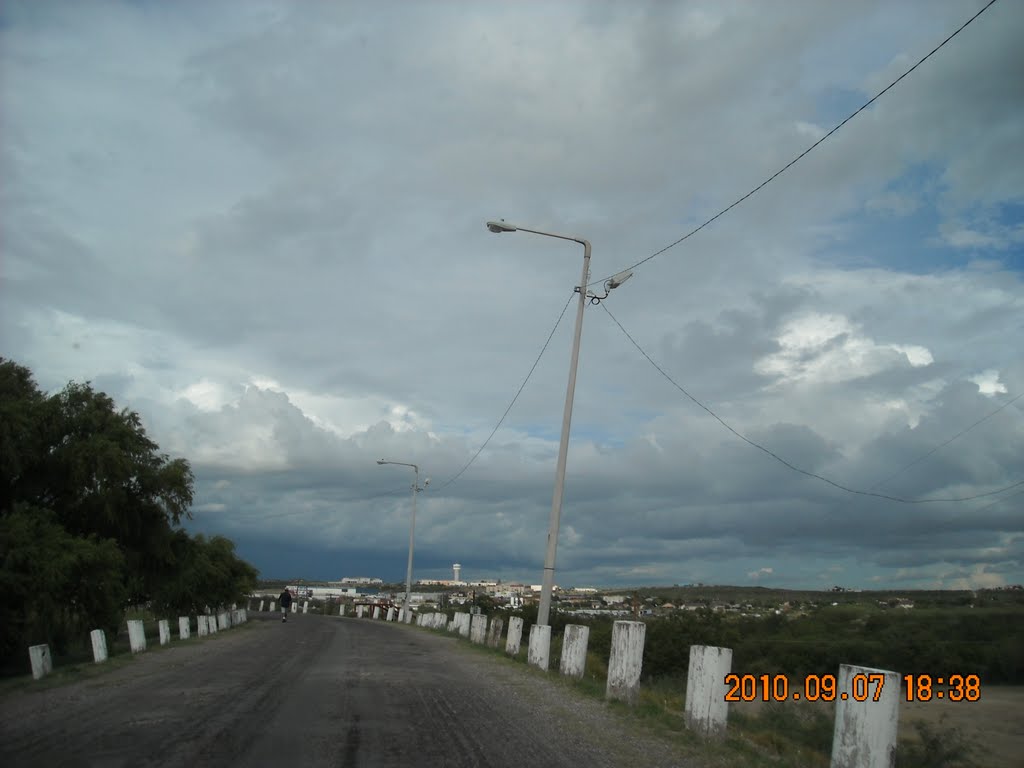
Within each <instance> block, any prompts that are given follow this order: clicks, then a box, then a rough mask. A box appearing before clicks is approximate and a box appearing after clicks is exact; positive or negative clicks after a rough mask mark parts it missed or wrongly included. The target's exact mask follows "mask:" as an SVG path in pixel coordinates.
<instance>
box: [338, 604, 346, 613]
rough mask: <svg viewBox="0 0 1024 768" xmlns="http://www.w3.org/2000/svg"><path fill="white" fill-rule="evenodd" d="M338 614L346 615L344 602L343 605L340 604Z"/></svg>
mask: <svg viewBox="0 0 1024 768" xmlns="http://www.w3.org/2000/svg"><path fill="white" fill-rule="evenodd" d="M338 615H339V616H344V615H345V604H344V603H342V604H341V605H339V606H338Z"/></svg>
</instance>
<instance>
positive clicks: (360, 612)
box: [356, 605, 365, 619]
mask: <svg viewBox="0 0 1024 768" xmlns="http://www.w3.org/2000/svg"><path fill="white" fill-rule="evenodd" d="M364 607H365V606H362V605H357V606H356V618H357V619H361V618H363V608H364Z"/></svg>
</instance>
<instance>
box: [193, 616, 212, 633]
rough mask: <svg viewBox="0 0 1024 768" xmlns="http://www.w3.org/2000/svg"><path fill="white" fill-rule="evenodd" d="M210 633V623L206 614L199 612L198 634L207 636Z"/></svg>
mask: <svg viewBox="0 0 1024 768" xmlns="http://www.w3.org/2000/svg"><path fill="white" fill-rule="evenodd" d="M208 634H210V625H209V624H207V622H206V616H205V615H203V614H201V613H200V614H199V615H198V616H196V636H197V637H205V636H206V635H208Z"/></svg>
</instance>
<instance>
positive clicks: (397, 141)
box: [0, 0, 1024, 589]
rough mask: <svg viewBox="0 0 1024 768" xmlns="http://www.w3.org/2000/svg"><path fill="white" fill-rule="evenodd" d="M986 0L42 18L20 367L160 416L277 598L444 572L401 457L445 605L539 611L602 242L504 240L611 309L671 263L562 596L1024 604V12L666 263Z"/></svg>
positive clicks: (590, 372) (578, 519) (65, 9)
mask: <svg viewBox="0 0 1024 768" xmlns="http://www.w3.org/2000/svg"><path fill="white" fill-rule="evenodd" d="M984 4H985V3H984V2H982V1H979V0H916V1H915V0H908V2H903V3H898V4H893V3H889V2H882V1H881V0H879V1H877V2H873V1H872V0H865V2H859V3H847V2H840V1H839V0H832V1H830V2H818V1H817V0H788V1H787V2H785V3H755V2H718V1H717V0H714V1H713V2H712V1H709V2H682V1H680V2H655V1H654V0H637V2H630V3H613V2H610V1H601V0H598V1H597V2H568V0H565V1H562V0H559V1H557V2H548V3H541V2H539V1H538V2H518V3H512V2H505V3H501V2H494V3H468V2H440V1H437V2H422V3H407V2H397V1H388V0H383V1H381V2H373V3H370V2H363V3H357V2H265V1H264V0H253V1H251V2H250V1H247V2H241V0H234V1H232V0H217V1H214V2H198V1H195V2H188V1H186V2H176V3H160V2H152V1H150V0H138V1H136V2H127V1H122V2H105V1H104V0H95V1H93V2H89V3H81V2H60V1H59V0H50V1H47V2H37V1H35V0H32V1H28V2H18V1H16V0H4V1H3V2H2V3H0V355H2V356H3V357H6V358H9V359H13V360H15V361H16V362H18V363H20V364H23V365H26V366H28V367H29V368H31V370H32V371H33V373H34V375H35V377H36V379H37V382H38V384H39V386H40V387H41V388H43V389H44V390H46V391H48V392H53V391H57V390H59V389H60V388H61V387H62V386H64V385H65V384H66V383H67V382H68V381H71V380H73V381H90V382H92V384H93V386H94V387H95V388H97V389H99V390H102V391H105V392H107V393H108V394H109V395H111V397H113V398H114V399H115V401H116V402H117V403H118V404H119V405H120V406H123V407H127V408H130V409H132V410H134V411H137V412H138V413H139V414H140V415H141V416H142V419H143V422H144V424H145V426H146V429H147V431H148V433H149V434H150V436H151V437H152V438H153V439H154V440H155V441H156V442H158V443H159V445H160V447H161V450H162V451H164V452H166V453H167V454H169V455H171V456H175V457H177V456H181V457H185V458H187V459H188V460H189V462H190V463H191V466H192V468H193V471H194V473H195V500H194V506H193V510H192V520H191V521H189V522H188V528H189V530H191V531H193V532H197V533H198V532H201V533H205V534H208V535H213V534H221V535H226V536H229V537H230V538H232V539H233V540H234V541H235V542H236V544H237V546H238V552H239V553H240V554H241V556H243V557H245V558H246V559H248V560H249V561H250V562H252V563H253V564H254V565H255V566H256V567H257V568H258V569H259V570H260V572H261V574H262V575H263V576H264V577H266V578H298V577H302V578H308V579H337V578H341V577H344V576H374V577H380V578H383V579H385V580H389V581H400V580H402V579H404V577H405V569H406V558H407V556H408V547H409V529H410V522H411V504H412V491H411V487H412V481H413V474H414V473H413V471H412V469H411V468H409V467H403V466H390V465H385V466H380V465H378V464H377V463H376V462H377V460H378V459H386V460H389V461H395V462H405V463H410V464H413V463H414V464H417V465H419V467H420V475H419V477H420V481H421V483H422V482H423V480H425V479H426V478H427V477H429V478H430V479H431V483H430V485H429V486H427V487H426V488H425V490H423V491H421V492H419V493H418V495H417V513H416V528H415V566H414V578H450V577H451V565H452V563H455V562H458V563H461V564H462V577H463V578H464V579H470V580H474V579H484V578H494V579H501V580H503V581H522V582H526V583H534V584H536V583H539V582H540V580H541V571H542V566H543V560H544V550H545V545H546V537H547V530H548V525H549V516H550V514H551V507H552V494H553V489H554V487H555V467H556V458H557V454H558V446H559V435H560V429H561V424H562V415H563V408H564V404H565V394H566V381H567V375H568V370H569V363H570V352H571V348H572V339H573V327H574V325H573V324H574V320H575V312H576V306H577V305H576V296H575V295H574V286H576V285H577V284H578V282H579V277H580V271H581V268H582V257H583V249H582V247H581V246H580V245H579V244H578V243H575V242H571V241H564V240H558V239H553V238H549V237H544V236H540V235H536V234H530V233H526V232H521V231H520V232H514V233H502V234H493V233H491V232H489V231H488V230H487V228H486V227H485V222H486V221H488V220H493V219H506V220H507V221H508V222H509V223H511V224H515V225H519V226H522V227H526V228H529V229H535V230H540V231H544V232H550V233H556V234H561V235H566V236H570V237H580V238H586V239H587V240H589V241H590V242H591V243H592V245H593V255H592V262H591V272H590V281H589V282H590V285H589V287H588V290H589V291H591V292H593V293H596V294H597V295H599V296H600V295H603V294H604V290H603V288H602V284H603V282H604V280H605V278H607V277H608V276H610V275H612V274H615V273H617V272H619V271H621V270H624V269H625V268H627V267H629V266H630V265H633V264H637V263H638V262H641V261H643V263H642V264H639V265H638V266H636V268H635V270H634V274H633V276H632V278H631V279H630V280H629V281H628V282H626V283H624V284H623V285H622V286H620V287H618V288H617V289H615V290H614V291H612V292H611V293H610V294H609V296H608V298H607V299H605V300H604V301H603V302H601V303H600V304H587V305H586V309H585V312H584V321H583V331H582V346H581V351H580V357H579V368H578V379H577V383H576V391H575V403H574V408H573V413H572V433H571V440H570V444H569V451H568V463H567V473H566V482H565V495H564V504H563V506H562V512H561V525H560V535H559V539H558V558H557V566H556V575H555V581H556V583H557V584H559V585H560V586H562V587H571V586H599V587H600V586H620V585H621V586H625V585H644V584H660V585H668V584H690V583H705V584H734V585H763V586H769V587H789V588H808V589H818V588H828V587H831V586H833V585H840V586H845V587H848V588H861V589H921V588H923V589H966V588H972V589H974V588H983V587H998V586H1002V585H1009V584H1018V583H1021V582H1024V486H1022V485H1015V484H1018V483H1020V482H1021V481H1024V399H1022V400H1017V399H1016V398H1018V397H1020V396H1021V395H1022V394H1024V355H1022V350H1024V344H1022V342H1021V339H1022V338H1024V333H1022V331H1024V162H1022V161H1021V157H1022V151H1024V53H1022V49H1021V47H1020V40H1022V39H1024V4H1022V3H1020V2H1015V1H1014V0H1000V1H999V2H996V3H995V4H994V5H992V6H991V7H990V8H988V9H987V10H986V11H985V12H984V13H983V14H981V16H979V17H978V18H977V20H975V21H974V22H973V23H971V24H970V25H969V26H968V27H966V29H964V30H963V31H962V32H961V33H960V34H959V35H957V36H956V37H955V38H953V39H952V40H951V41H950V42H949V43H947V44H946V45H945V46H944V47H942V48H941V50H939V51H938V52H937V53H935V54H934V55H933V56H932V57H931V58H929V59H928V60H927V61H925V62H924V63H923V64H921V65H920V67H918V68H917V69H916V70H914V71H913V72H912V73H911V74H909V75H908V76H907V77H906V78H905V79H903V80H902V81H901V82H900V83H899V84H897V85H896V86H894V87H893V88H892V89H891V90H889V91H888V92H887V93H885V94H884V95H883V96H881V97H880V98H879V99H878V100H877V101H876V102H874V103H873V104H872V105H871V106H869V107H868V108H867V109H865V110H864V111H862V112H861V113H860V114H858V115H857V116H856V117H854V118H853V119H851V120H850V121H849V122H848V123H846V125H844V126H843V127H842V128H841V129H839V130H838V131H837V132H836V133H835V134H833V135H832V136H831V137H829V138H828V139H827V140H826V141H824V142H823V143H821V144H820V145H819V146H818V147H817V148H816V149H814V150H813V151H812V152H810V153H809V154H807V155H806V156H805V157H804V158H803V159H801V160H800V161H799V162H798V163H796V164H795V165H793V166H792V167H791V168H790V169H788V170H787V171H786V172H785V173H783V174H782V175H780V176H778V177H777V178H776V179H775V180H773V181H772V182H771V183H770V184H768V185H767V186H765V187H763V188H762V189H761V190H760V191H758V192H757V193H756V194H754V195H752V196H750V197H749V198H747V199H746V200H744V201H743V202H742V203H740V204H739V205H737V206H736V207H734V208H732V209H731V210H729V211H728V212H726V213H724V214H723V215H722V216H721V217H719V218H717V219H715V220H714V221H713V222H712V223H710V224H708V226H706V227H704V228H703V229H701V230H700V231H699V232H697V233H696V234H694V235H692V236H691V237H689V238H687V239H686V240H684V241H683V242H681V243H678V244H676V245H674V246H673V247H671V248H668V249H667V250H664V251H663V252H661V253H660V254H659V255H657V256H654V257H653V258H648V257H650V256H652V255H653V254H655V253H657V252H659V251H662V249H665V248H666V246H669V245H672V244H673V243H676V241H678V240H679V239H680V238H682V237H683V236H684V235H686V234H687V233H689V232H691V231H692V230H693V229H694V228H696V227H698V226H699V225H701V224H702V223H704V222H706V221H707V220H708V219H710V218H711V217H713V216H714V215H715V214H717V213H718V212H720V211H722V210H723V209H725V208H726V207H727V206H729V205H730V204H732V203H733V202H735V201H736V200H738V199H739V198H741V197H743V196H744V195H745V194H746V193H748V192H750V191H751V190H753V189H754V188H756V187H757V186H758V185H759V184H761V183H762V182H763V181H765V180H766V179H768V178H769V177H770V176H772V174H774V173H775V172H776V171H778V170H779V169H780V168H782V167H783V166H785V165H786V164H787V163H789V162H790V161H791V160H793V159H794V158H795V157H797V156H798V155H799V154H800V153H801V152H803V151H804V150H806V149H807V148H808V147H810V146H811V145H812V144H813V143H814V142H815V141H817V140H818V139H820V138H821V137H822V136H824V135H825V134H826V133H827V132H828V131H829V130H831V129H832V128H833V127H834V126H835V125H837V124H838V123H840V122H841V121H842V120H843V119H844V118H846V117H847V116H848V115H850V114H851V113H852V112H853V111H854V110H856V109H857V108H858V107H860V106H861V105H863V104H864V103H865V102H866V101H868V100H869V99H870V98H871V97H872V96H874V95H875V94H876V93H878V92H879V91H881V90H882V89H883V88H885V86H887V85H888V84H889V83H891V82H892V81H893V80H895V79H896V78H897V77H899V76H900V75H901V74H902V73H904V72H905V71H906V70H908V69H909V68H910V67H911V66H912V65H913V64H914V63H915V62H917V61H918V60H919V59H921V58H922V57H923V56H925V55H926V54H927V53H928V52H929V51H931V50H932V49H933V48H935V46H937V45H938V44H939V43H941V42H942V41H943V40H944V39H945V38H946V37H947V36H948V35H949V34H951V33H952V32H953V31H954V30H956V29H957V28H958V27H959V26H960V25H961V24H963V23H964V22H965V21H967V20H968V19H969V18H970V17H971V16H972V15H974V14H975V13H976V12H977V11H978V10H980V9H981V8H982V7H983V6H984ZM563 313H564V314H563ZM559 318H560V319H559ZM556 321H557V325H556ZM620 326H621V327H620ZM553 329H554V331H553V333H552V330H553ZM627 333H628V336H627ZM549 335H550V343H549V344H547V346H546V347H545V342H546V341H547V340H548V338H549ZM631 339H632V340H633V341H631ZM634 342H635V343H634ZM542 348H543V349H544V352H543V354H540V353H541V350H542ZM641 350H642V351H641ZM535 363H536V368H532V366H534V364H535ZM655 365H656V366H657V367H655ZM659 369H660V371H659ZM531 370H532V373H531ZM524 381H525V382H526V383H525V386H523V383H524ZM521 386H522V392H521V394H519V396H518V398H517V399H516V400H515V403H514V405H513V406H512V407H511V409H510V410H509V411H508V414H507V416H506V417H505V418H504V420H503V421H502V422H501V426H500V428H498V429H497V431H496V432H494V435H493V438H491V439H490V441H489V442H487V443H486V447H485V448H484V449H483V450H482V451H480V448H481V446H482V445H484V443H485V441H487V440H488V437H489V436H490V435H491V433H492V431H493V430H494V429H495V426H496V425H497V424H498V423H499V419H501V417H502V414H503V413H505V411H506V409H507V408H508V407H509V404H510V403H511V402H512V400H513V398H515V396H516V394H517V391H519V389H520V387H521ZM686 393H688V395H687V394H686ZM691 398H692V399H691ZM695 400H696V401H699V403H700V404H702V406H703V407H701V406H700V405H697V404H696V403H695V402H694V401H695ZM712 414H713V415H712ZM725 425H728V428H727V427H726V426H725ZM739 435H742V439H741V437H740V436H739ZM747 441H749V442H747ZM754 444H756V445H754ZM758 446H760V448H759V447H758ZM478 452H479V453H478ZM474 456H475V457H476V458H475V459H474ZM471 461H472V463H470V462H471ZM467 464H469V466H468V467H467V466H466V465H467ZM463 469H465V471H462V472H461V474H459V473H460V471H461V470H463ZM811 475H819V476H820V477H813V476H811ZM452 478H456V479H454V481H452ZM821 478H824V480H823V479H821ZM826 480H827V481H830V482H831V483H834V484H835V485H833V484H830V482H826ZM837 485H838V486H845V487H846V488H847V489H851V490H855V491H863V492H868V493H875V494H880V496H888V497H891V498H881V497H880V496H870V495H865V493H851V492H850V490H842V489H840V488H838V487H836V486H837ZM983 494H987V495H983ZM965 497H975V498H972V499H969V500H963V501H943V499H964V498H965ZM896 499H901V500H902V501H898V500H896ZM922 500H926V501H924V503H908V502H921V501H922Z"/></svg>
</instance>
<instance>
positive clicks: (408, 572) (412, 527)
mask: <svg viewBox="0 0 1024 768" xmlns="http://www.w3.org/2000/svg"><path fill="white" fill-rule="evenodd" d="M377 463H378V464H397V465H398V466H400V467H412V469H413V472H414V473H415V476H414V479H413V483H412V519H411V521H410V522H409V564H408V565H407V566H406V569H405V602H404V603H403V607H402V617H403V620H404V621H405V623H406V624H408V623H409V622H411V621H412V614H411V613H410V612H409V595H410V593H411V592H412V553H413V547H414V546H415V543H416V494H417V493H419V492H420V491H422V490H424V489H425V488H426V487H427V486H428V485H430V478H429V477H428V478H427V479H426V480H425V481H424V482H423V487H422V488H421V487H420V468H419V466H417V465H416V464H406V463H405V462H404V461H385V460H384V459H377Z"/></svg>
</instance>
